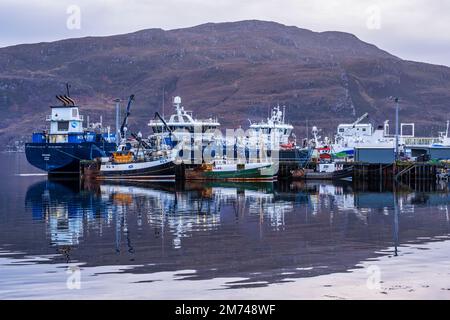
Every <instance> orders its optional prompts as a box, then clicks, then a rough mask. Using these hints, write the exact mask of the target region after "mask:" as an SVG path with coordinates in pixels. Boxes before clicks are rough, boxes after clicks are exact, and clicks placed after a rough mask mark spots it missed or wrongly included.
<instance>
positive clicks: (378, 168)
mask: <svg viewBox="0 0 450 320" xmlns="http://www.w3.org/2000/svg"><path fill="white" fill-rule="evenodd" d="M443 168H445V166H444V165H442V164H433V163H426V162H399V163H392V164H368V163H358V162H355V163H354V164H353V182H354V184H355V185H367V184H373V185H380V186H388V185H392V183H394V182H395V183H400V184H405V185H409V186H411V185H420V186H426V185H429V184H435V183H436V182H437V174H438V173H439V172H440V170H441V169H443Z"/></svg>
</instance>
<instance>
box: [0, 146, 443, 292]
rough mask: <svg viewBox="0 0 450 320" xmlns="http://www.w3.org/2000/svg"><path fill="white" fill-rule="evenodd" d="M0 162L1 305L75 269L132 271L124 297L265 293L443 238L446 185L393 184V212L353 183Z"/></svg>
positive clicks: (17, 159) (13, 157)
mask: <svg viewBox="0 0 450 320" xmlns="http://www.w3.org/2000/svg"><path fill="white" fill-rule="evenodd" d="M0 163H1V164H2V168H3V170H2V171H1V172H0V178H1V182H2V183H1V184H0V283H2V284H3V286H4V288H3V290H2V285H0V298H17V297H22V296H25V297H27V296H28V295H29V292H32V291H28V292H24V291H23V290H22V289H21V288H23V286H25V287H26V288H32V289H33V290H35V289H36V290H38V291H39V292H40V293H39V294H44V295H43V296H39V297H45V287H46V284H47V283H48V281H50V280H49V279H52V278H51V277H52V274H57V273H58V270H62V271H65V269H64V268H67V267H68V266H72V265H77V266H82V268H83V270H96V271H95V272H92V273H89V272H86V273H85V274H86V275H84V277H83V281H86V282H89V280H90V279H91V278H92V279H91V280H97V281H98V283H97V284H96V285H97V287H96V288H97V289H99V286H100V287H101V286H102V281H101V280H98V279H102V278H101V277H102V276H105V274H109V273H112V274H114V273H118V274H120V275H121V276H122V279H125V278H126V275H139V277H138V278H137V279H139V280H138V281H135V280H130V281H128V283H127V287H128V288H130V286H131V289H129V290H131V291H132V290H133V288H134V286H135V288H136V290H141V289H142V288H143V287H142V285H143V284H145V283H147V284H150V283H152V282H155V281H159V283H160V286H159V287H158V288H159V289H158V290H162V291H164V290H166V294H167V295H168V297H170V294H171V292H170V290H176V289H171V288H172V287H173V288H177V284H178V283H179V284H180V286H182V285H183V283H187V282H186V280H191V281H194V282H189V283H202V281H207V280H215V279H221V280H220V283H221V284H220V285H219V284H217V285H214V282H213V285H212V286H211V285H210V287H209V289H208V290H210V289H215V288H214V287H215V286H217V288H218V289H219V288H220V289H222V290H230V289H236V288H255V287H258V288H259V287H261V288H263V287H268V286H271V285H274V284H283V283H285V282H288V281H290V282H291V281H295V279H302V278H311V277H317V276H320V275H333V274H336V275H337V274H341V273H344V272H348V271H350V270H353V269H355V268H358V265H359V264H360V262H361V261H371V260H377V259H381V258H382V257H386V256H387V257H391V258H392V259H397V258H398V257H397V254H396V250H398V254H399V256H401V254H402V248H403V247H405V246H410V245H415V246H417V247H419V248H420V245H421V244H426V243H430V242H433V243H434V242H446V241H447V240H448V239H449V233H450V231H449V230H450V222H449V212H448V211H449V209H448V204H449V202H450V193H449V192H448V186H446V185H444V186H440V187H439V188H438V191H434V192H423V191H422V192H417V191H414V190H410V189H408V188H406V187H404V188H402V190H399V191H398V192H397V199H398V201H397V203H398V211H397V212H398V214H397V215H396V214H395V210H394V194H393V193H392V192H389V191H386V192H383V191H382V190H383V189H382V188H381V192H380V189H379V188H376V189H377V190H376V191H370V190H366V191H356V190H354V189H353V187H352V184H351V183H341V184H335V185H333V184H328V183H321V182H317V183H307V184H305V183H297V182H296V183H292V182H291V183H288V182H287V183H284V182H283V183H277V184H242V183H241V184H226V183H222V184H220V183H216V184H212V183H211V184H208V183H207V184H192V183H186V184H183V185H175V184H173V183H161V184H156V183H135V184H109V183H103V184H97V185H96V184H91V185H80V183H79V182H78V181H49V180H47V177H46V176H42V175H35V174H36V173H38V171H37V170H34V169H33V168H32V167H30V166H29V165H28V164H27V163H26V160H25V157H24V155H23V154H0ZM11 266H14V268H12V267H11ZM31 266H32V268H31ZM55 267H56V268H55ZM2 269H3V271H2ZM98 270H103V271H102V272H100V271H98ZM35 274H40V275H45V277H46V278H45V279H46V280H42V279H44V278H39V277H37V276H34V275H35ZM165 275H171V276H170V277H169V278H170V279H169V280H168V279H167V276H165ZM98 277H100V278H98ZM40 279H41V280H40ZM58 279H59V278H58ZM61 279H62V280H56V278H55V280H54V281H55V283H53V284H52V286H53V288H56V287H58V285H59V284H58V281H62V284H61V288H63V287H64V286H65V285H66V283H65V278H61ZM126 279H128V278H126ZM133 279H134V278H133ZM143 279H144V280H143ZM145 279H147V280H145ZM149 279H151V280H149ZM183 281H184V282H183ZM166 282H167V283H168V284H169V282H170V286H169V285H168V286H166V287H165V286H164V284H165V283H166ZM174 283H175V285H174ZM205 283H210V282H205ZM109 285H111V284H109ZM120 286H121V285H120V284H118V283H117V285H116V286H115V287H114V286H113V287H114V290H120V289H121V287H120ZM58 288H59V287H58ZM27 290H29V289H27ZM184 290H185V291H184V292H185V295H186V298H189V289H186V288H185V287H184ZM208 290H206V289H205V290H204V291H203V294H204V297H205V298H206V297H208ZM231 291H233V290H231ZM42 292H44V293H42ZM173 293H174V294H175V292H173ZM77 294H80V293H79V292H77ZM200 296H201V293H200ZM69 297H70V296H69ZM152 297H159V296H158V295H156V296H152ZM273 298H278V297H277V296H274V297H273Z"/></svg>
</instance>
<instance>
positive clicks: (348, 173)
mask: <svg viewBox="0 0 450 320" xmlns="http://www.w3.org/2000/svg"><path fill="white" fill-rule="evenodd" d="M352 176H353V169H352V168H346V169H343V170H338V171H334V172H314V171H308V170H304V169H298V170H294V171H293V172H292V178H293V179H298V180H340V179H346V178H351V177H352Z"/></svg>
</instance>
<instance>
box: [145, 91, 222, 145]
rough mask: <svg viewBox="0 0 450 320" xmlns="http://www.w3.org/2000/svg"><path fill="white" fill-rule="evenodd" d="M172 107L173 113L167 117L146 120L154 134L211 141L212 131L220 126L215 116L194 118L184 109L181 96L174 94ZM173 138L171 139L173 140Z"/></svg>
mask: <svg viewBox="0 0 450 320" xmlns="http://www.w3.org/2000/svg"><path fill="white" fill-rule="evenodd" d="M173 107H174V108H175V113H174V114H172V115H171V116H170V117H169V119H164V117H162V118H160V119H152V120H150V121H149V122H148V126H149V127H150V128H151V129H152V131H153V134H154V135H155V136H163V137H167V136H168V134H169V133H170V132H171V135H172V136H174V138H175V139H176V140H177V141H182V140H187V141H189V142H190V141H191V140H192V138H193V139H194V141H207V142H208V141H211V140H212V139H213V136H214V131H215V130H216V129H218V128H219V127H220V123H219V121H218V120H217V118H212V117H211V118H208V119H196V118H194V116H193V115H192V112H191V111H186V110H185V109H184V107H183V106H182V105H181V97H179V96H176V97H175V98H174V99H173ZM175 139H173V140H175Z"/></svg>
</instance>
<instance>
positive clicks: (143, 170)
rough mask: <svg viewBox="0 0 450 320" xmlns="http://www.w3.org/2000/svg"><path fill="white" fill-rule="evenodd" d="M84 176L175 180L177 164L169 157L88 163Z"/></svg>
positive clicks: (115, 178)
mask: <svg viewBox="0 0 450 320" xmlns="http://www.w3.org/2000/svg"><path fill="white" fill-rule="evenodd" d="M82 172H83V177H84V178H88V179H89V178H90V179H92V178H94V179H97V180H175V164H174V163H173V161H170V160H169V159H160V160H154V161H145V162H130V163H119V164H116V163H98V162H93V163H90V164H89V163H88V164H86V165H84V167H83V168H82Z"/></svg>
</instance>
